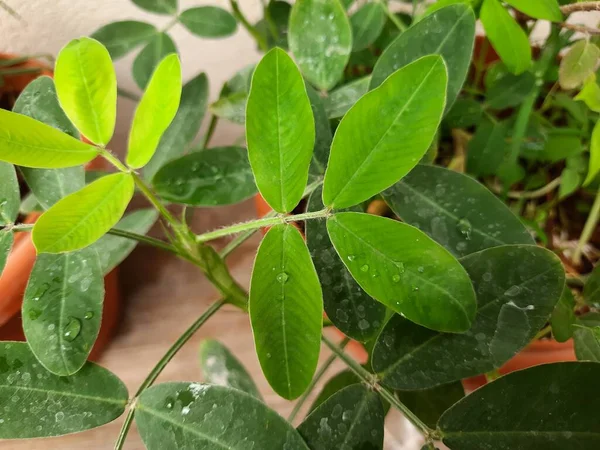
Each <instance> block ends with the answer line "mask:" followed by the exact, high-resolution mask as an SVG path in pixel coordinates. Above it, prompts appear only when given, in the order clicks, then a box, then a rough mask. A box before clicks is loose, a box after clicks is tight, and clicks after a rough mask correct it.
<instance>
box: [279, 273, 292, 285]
mask: <svg viewBox="0 0 600 450" xmlns="http://www.w3.org/2000/svg"><path fill="white" fill-rule="evenodd" d="M289 278H290V276H289V275H288V274H287V273H285V272H281V273H279V274H277V281H278V282H280V283H281V284H284V283H287V280H289Z"/></svg>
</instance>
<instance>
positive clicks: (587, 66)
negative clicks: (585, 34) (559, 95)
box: [558, 39, 600, 89]
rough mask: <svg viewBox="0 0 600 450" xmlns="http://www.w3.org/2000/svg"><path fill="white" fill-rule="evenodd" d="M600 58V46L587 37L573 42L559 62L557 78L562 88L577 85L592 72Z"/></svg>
mask: <svg viewBox="0 0 600 450" xmlns="http://www.w3.org/2000/svg"><path fill="white" fill-rule="evenodd" d="M599 59H600V48H598V46H597V45H596V44H594V43H593V42H590V41H589V40H588V39H582V40H580V41H577V42H575V44H573V46H572V47H571V48H570V49H569V51H568V52H567V53H566V54H565V55H564V57H563V58H562V60H561V62H560V69H559V72H558V79H559V82H560V86H561V87H562V88H563V89H575V88H576V87H579V86H580V85H581V84H582V83H583V82H584V81H585V80H586V79H587V78H588V77H589V76H590V75H592V74H593V73H594V71H595V70H596V67H597V66H598V60H599Z"/></svg>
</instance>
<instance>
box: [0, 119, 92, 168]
mask: <svg viewBox="0 0 600 450" xmlns="http://www.w3.org/2000/svg"><path fill="white" fill-rule="evenodd" d="M96 156H98V150H97V149H96V148H95V147H93V146H91V145H88V144H85V143H83V142H81V141H80V140H78V139H75V138H72V137H71V136H69V135H67V134H64V133H62V132H60V131H58V130H56V129H54V128H52V127H50V126H48V125H44V124H43V123H40V122H38V121H37V120H33V119H31V118H30V117H27V116H23V115H21V114H15V113H12V112H9V111H6V110H4V109H0V161H6V162H10V163H12V164H16V165H18V166H24V167H35V168H40V169H57V168H61V167H72V166H78V165H80V164H85V163H87V162H90V161H91V160H92V159H94V158H95V157H96Z"/></svg>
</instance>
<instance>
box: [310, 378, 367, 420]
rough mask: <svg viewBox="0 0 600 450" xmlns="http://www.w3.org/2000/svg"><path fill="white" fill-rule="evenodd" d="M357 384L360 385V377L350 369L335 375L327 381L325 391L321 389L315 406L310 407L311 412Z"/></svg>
mask: <svg viewBox="0 0 600 450" xmlns="http://www.w3.org/2000/svg"><path fill="white" fill-rule="evenodd" d="M356 383H360V378H358V376H357V375H356V374H355V373H354V372H352V371H351V370H350V369H347V370H344V371H342V372H340V373H337V374H335V375H334V376H333V377H331V378H330V379H329V380H328V381H327V383H325V386H323V389H321V392H319V395H318V396H317V398H316V399H315V401H314V402H313V404H312V405H310V412H313V411H314V410H315V409H316V408H317V407H318V406H320V405H321V404H322V403H323V402H325V400H327V399H328V398H329V397H331V396H332V395H333V394H335V393H336V392H338V391H341V390H342V389H343V388H345V387H348V386H350V385H352V384H356Z"/></svg>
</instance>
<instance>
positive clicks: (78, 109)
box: [54, 37, 117, 146]
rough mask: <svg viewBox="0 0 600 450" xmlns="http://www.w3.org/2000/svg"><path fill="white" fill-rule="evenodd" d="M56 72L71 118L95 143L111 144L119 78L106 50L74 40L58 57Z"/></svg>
mask: <svg viewBox="0 0 600 450" xmlns="http://www.w3.org/2000/svg"><path fill="white" fill-rule="evenodd" d="M54 70H55V72H54V82H55V83H56V92H57V95H58V100H59V102H60V106H61V107H62V109H63V111H64V112H65V114H66V115H67V117H68V118H69V119H70V120H71V122H73V124H74V125H75V126H76V127H77V129H78V130H79V131H80V132H81V133H82V134H83V135H84V136H85V137H86V138H88V139H89V140H90V141H92V142H93V143H95V144H97V145H101V146H104V145H106V144H108V142H109V141H110V139H111V138H112V135H113V132H114V130H115V121H116V119H117V76H116V74H115V69H114V67H113V64H112V61H111V59H110V55H109V53H108V51H107V50H106V48H105V47H104V46H103V45H102V44H101V43H100V42H98V41H96V40H94V39H91V38H87V37H82V38H79V39H74V40H72V41H71V42H69V43H68V44H67V45H66V46H65V47H63V49H62V50H61V51H60V53H59V54H58V58H57V59H56V67H55V69H54Z"/></svg>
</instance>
